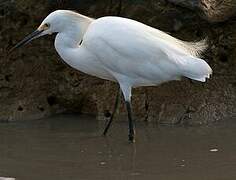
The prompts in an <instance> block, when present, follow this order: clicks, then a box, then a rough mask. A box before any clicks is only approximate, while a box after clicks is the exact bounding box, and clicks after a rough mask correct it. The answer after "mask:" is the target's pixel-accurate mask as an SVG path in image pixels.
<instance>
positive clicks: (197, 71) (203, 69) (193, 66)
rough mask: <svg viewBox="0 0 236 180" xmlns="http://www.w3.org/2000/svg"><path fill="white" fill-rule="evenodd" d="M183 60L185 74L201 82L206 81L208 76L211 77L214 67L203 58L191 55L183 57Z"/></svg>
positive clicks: (183, 72) (182, 67)
mask: <svg viewBox="0 0 236 180" xmlns="http://www.w3.org/2000/svg"><path fill="white" fill-rule="evenodd" d="M181 61H182V63H181V67H180V68H181V70H182V74H183V76H185V77H188V78H190V79H193V80H197V81H201V82H205V81H206V78H210V75H211V74H212V69H211V67H210V66H209V65H208V64H207V63H206V61H204V60H203V59H200V58H196V57H192V56H190V57H185V58H182V60H181Z"/></svg>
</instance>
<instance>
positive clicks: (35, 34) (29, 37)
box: [8, 30, 43, 54]
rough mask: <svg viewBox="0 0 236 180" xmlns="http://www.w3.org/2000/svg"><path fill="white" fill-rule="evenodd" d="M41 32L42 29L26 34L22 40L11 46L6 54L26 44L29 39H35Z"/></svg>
mask: <svg viewBox="0 0 236 180" xmlns="http://www.w3.org/2000/svg"><path fill="white" fill-rule="evenodd" d="M42 32H43V30H36V31H34V32H32V33H31V34H29V35H28V36H26V37H25V38H24V39H23V40H22V41H20V42H19V43H17V44H16V45H15V46H14V47H13V48H11V49H10V50H9V51H8V54H10V53H11V52H12V51H14V50H15V49H16V48H19V47H21V46H23V45H26V44H28V43H29V42H30V41H32V40H33V39H35V38H36V37H37V36H38V35H40V34H41V33H42Z"/></svg>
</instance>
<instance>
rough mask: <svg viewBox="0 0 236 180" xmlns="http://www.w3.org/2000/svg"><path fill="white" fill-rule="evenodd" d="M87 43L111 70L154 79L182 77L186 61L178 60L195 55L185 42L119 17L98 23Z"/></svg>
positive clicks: (108, 18)
mask: <svg viewBox="0 0 236 180" xmlns="http://www.w3.org/2000/svg"><path fill="white" fill-rule="evenodd" d="M84 44H85V46H86V47H87V48H88V49H89V50H90V51H91V52H92V53H94V54H95V55H96V56H97V57H98V59H99V61H100V62H101V63H102V64H103V65H104V66H105V67H107V68H108V69H109V70H110V71H113V72H116V73H119V74H123V75H127V76H128V77H133V78H140V77H142V78H144V79H150V80H154V79H156V78H157V77H158V78H160V79H163V80H164V79H166V80H168V79H170V80H172V79H173V77H176V76H179V74H180V72H179V65H181V63H182V62H181V61H180V60H179V59H178V58H174V57H180V56H191V55H193V51H192V50H190V49H191V48H186V47H187V44H184V43H183V41H180V40H178V39H176V38H173V37H172V36H169V35H168V34H166V33H164V32H162V31H159V30H157V29H154V28H151V27H149V26H146V25H144V24H142V23H139V22H137V21H133V20H130V19H125V18H119V17H104V18H100V19H98V20H96V21H94V22H93V23H92V24H91V25H90V27H89V28H88V31H87V32H86V34H85V37H84ZM189 47H190V46H189ZM191 52H192V54H191ZM196 52H197V51H196ZM196 52H194V53H196Z"/></svg>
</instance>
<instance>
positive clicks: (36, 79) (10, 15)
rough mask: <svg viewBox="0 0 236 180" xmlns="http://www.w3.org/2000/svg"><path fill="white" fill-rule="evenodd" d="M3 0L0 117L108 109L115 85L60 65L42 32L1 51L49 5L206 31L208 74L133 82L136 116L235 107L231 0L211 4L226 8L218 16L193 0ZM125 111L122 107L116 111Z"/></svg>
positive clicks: (186, 31) (184, 35) (209, 116)
mask: <svg viewBox="0 0 236 180" xmlns="http://www.w3.org/2000/svg"><path fill="white" fill-rule="evenodd" d="M1 2H2V3H1V7H0V8H1V9H0V12H1V16H0V18H1V27H0V28H1V29H0V38H1V41H0V47H1V48H0V51H1V53H0V64H1V67H0V120H2V121H6V120H22V119H37V118H41V117H45V116H49V115H52V114H55V113H59V112H66V111H67V112H68V111H69V112H79V113H90V114H91V113H92V114H98V117H99V118H100V119H103V114H104V112H106V111H110V110H111V109H112V106H113V102H114V99H115V94H116V93H115V92H116V89H117V85H116V84H114V83H111V82H108V81H104V80H100V79H97V78H95V77H91V76H88V75H85V74H82V73H80V72H77V71H75V70H73V69H72V68H70V67H68V66H66V65H65V64H64V63H63V62H62V61H61V60H60V58H59V56H58V55H57V54H56V52H55V49H54V47H53V39H54V38H53V37H45V38H42V39H41V40H38V41H35V42H33V43H31V44H30V45H27V46H26V47H24V48H21V49H19V50H17V52H14V53H13V54H12V55H11V56H10V57H6V56H5V52H6V50H7V49H9V48H10V47H11V46H12V45H14V44H15V43H16V42H17V41H19V40H21V39H22V38H23V37H24V36H25V35H26V34H28V33H30V32H32V31H33V30H34V29H35V28H36V27H37V26H38V25H39V23H40V22H41V20H42V19H43V18H44V17H45V16H46V15H47V14H48V13H49V12H51V11H53V10H55V9H73V10H77V11H78V12H81V13H83V14H85V15H88V16H91V17H101V16H104V15H119V16H123V17H129V18H132V19H136V20H138V21H141V22H144V23H146V24H148V25H151V26H153V27H156V28H159V29H161V30H164V31H167V32H169V33H170V34H171V35H173V36H175V37H178V38H181V39H183V40H189V41H196V40H200V39H202V38H205V37H208V40H209V49H208V51H207V52H206V53H205V54H204V58H205V59H206V60H207V62H208V63H209V64H210V65H211V66H212V68H213V71H214V75H213V77H212V79H211V80H209V81H208V82H207V83H205V84H201V83H198V82H194V83H191V82H189V81H188V80H183V81H181V82H169V83H166V84H163V85H161V86H159V87H148V88H138V89H135V90H134V93H133V107H134V113H135V115H136V117H137V119H138V120H142V121H143V120H148V121H158V122H160V123H168V124H169V123H170V124H208V123H212V122H216V121H219V120H222V119H223V118H226V117H229V116H233V115H235V114H236V80H235V79H236V67H235V62H236V61H235V58H236V19H235V18H236V17H235V16H234V14H235V13H233V12H232V10H230V9H231V7H233V6H234V4H233V3H231V4H230V5H229V3H228V2H229V1H225V2H227V3H228V4H227V6H226V4H224V3H221V4H219V5H218V6H215V5H214V4H212V6H214V7H215V8H216V7H217V8H218V9H219V12H220V13H221V14H224V15H225V16H224V18H223V15H219V14H218V16H217V17H222V18H221V19H219V18H218V19H216V18H215V19H213V18H211V17H210V16H207V14H206V13H205V12H207V11H206V8H205V9H204V8H201V7H202V6H199V2H198V1H193V2H197V6H192V7H189V4H188V3H187V5H186V3H184V1H179V3H178V4H174V3H172V2H171V1H168V2H167V1H163V0H159V1H155V2H154V1H142V0H140V1H136V2H134V1H128V0H127V1H110V0H103V1H102V0H99V1H93V0H90V1H85V0H84V1H83V0H81V1H79V0H78V1H72V0H71V1H44V0H38V1H35V0H30V1H29V0H28V1H23V0H19V1H10V0H9V1H1ZM210 2H211V1H208V3H210ZM212 2H213V1H212ZM193 5H194V3H193ZM204 7H205V6H204ZM207 7H209V6H207ZM220 7H223V8H220ZM225 7H226V8H225ZM227 7H228V9H227ZM208 12H209V11H208ZM214 12H216V11H214ZM228 12H231V13H230V14H227V13H228ZM214 17H215V16H214ZM125 113H126V112H125V110H124V108H123V107H121V108H120V112H119V114H120V115H121V117H123V115H125Z"/></svg>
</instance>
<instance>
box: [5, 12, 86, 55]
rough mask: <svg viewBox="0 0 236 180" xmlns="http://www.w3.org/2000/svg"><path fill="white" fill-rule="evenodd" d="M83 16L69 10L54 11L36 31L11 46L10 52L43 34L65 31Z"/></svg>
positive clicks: (76, 23)
mask: <svg viewBox="0 0 236 180" xmlns="http://www.w3.org/2000/svg"><path fill="white" fill-rule="evenodd" d="M83 18H85V16H82V15H80V14H77V13H75V12H73V11H69V10H57V11H54V12H52V13H51V14H49V15H48V16H47V17H46V18H45V19H44V20H43V22H42V23H41V24H40V26H39V27H38V28H37V29H36V30H35V31H34V32H32V33H31V34H29V35H28V36H26V37H25V38H24V39H23V40H22V41H20V42H19V43H17V44H16V45H15V46H14V47H13V48H11V50H10V51H9V52H12V51H13V50H15V49H16V48H18V47H21V46H23V45H25V44H28V43H29V42H31V41H32V40H33V39H37V38H39V37H41V36H44V35H51V34H53V33H60V32H64V31H66V30H68V29H70V28H72V27H73V24H75V25H78V22H79V21H80V20H81V19H83Z"/></svg>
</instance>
